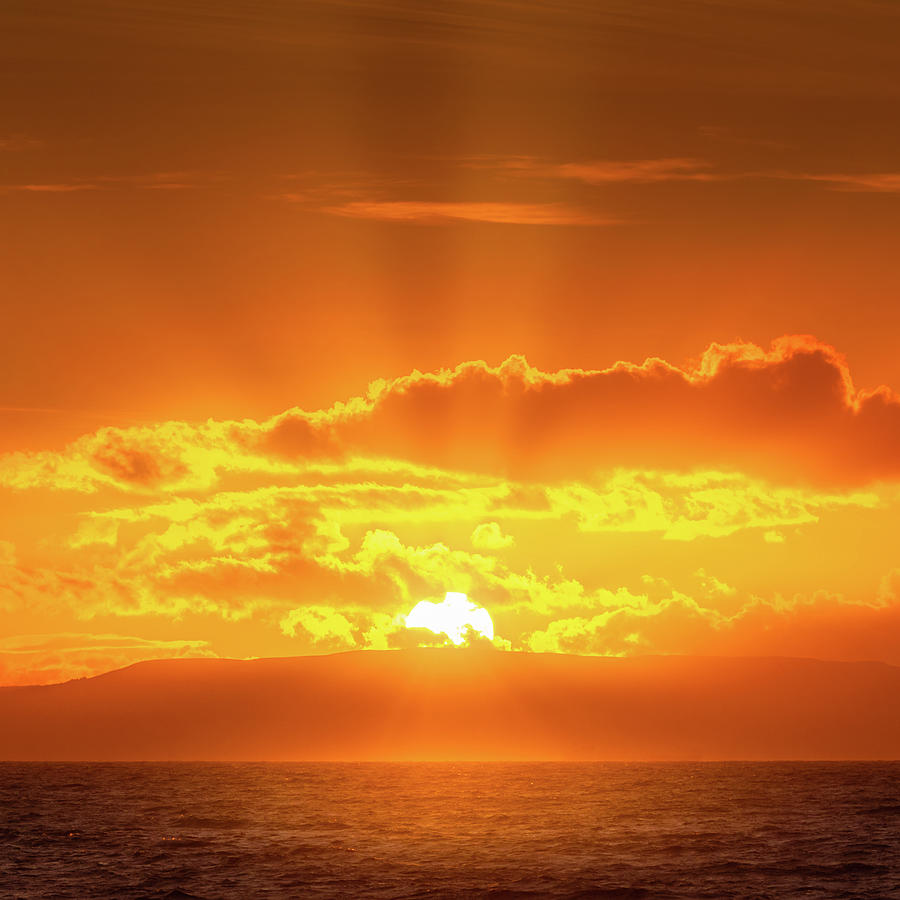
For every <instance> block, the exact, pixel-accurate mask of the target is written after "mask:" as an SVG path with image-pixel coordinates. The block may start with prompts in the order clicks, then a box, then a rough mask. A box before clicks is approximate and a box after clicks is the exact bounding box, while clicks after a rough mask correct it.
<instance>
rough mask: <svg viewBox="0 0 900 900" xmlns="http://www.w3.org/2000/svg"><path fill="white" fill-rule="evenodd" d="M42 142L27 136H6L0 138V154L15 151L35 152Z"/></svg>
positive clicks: (42, 144)
mask: <svg viewBox="0 0 900 900" xmlns="http://www.w3.org/2000/svg"><path fill="white" fill-rule="evenodd" d="M43 146H44V142H43V141H41V140H38V139H37V138H33V137H30V136H29V135H27V134H8V135H6V136H5V137H0V152H2V151H17V150H37V149H38V148H39V147H43Z"/></svg>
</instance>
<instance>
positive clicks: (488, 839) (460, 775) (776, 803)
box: [0, 763, 900, 900]
mask: <svg viewBox="0 0 900 900" xmlns="http://www.w3.org/2000/svg"><path fill="white" fill-rule="evenodd" d="M186 896H193V897H202V898H208V900H213V898H257V897H259V898H270V897H279V898H280V897H304V898H305V897H351V898H369V897H379V898H381V897H385V898H387V897H492V898H500V897H508V898H515V897H606V898H653V900H656V898H676V897H677V898H702V897H709V898H728V897H745V898H757V900H759V898H767V897H803V898H813V897H841V898H852V897H866V898H876V897H877V898H891V897H896V898H900V763H762V764H760V763H697V764H694V763H663V764H642V763H638V764H609V763H590V764H583V763H572V764H560V763H410V764H405V763H380V764H379V763H375V764H369V763H359V764H353V763H351V764H346V763H334V764H332V763H318V764H308V763H307V764H298V763H284V764H279V763H245V764H213V763H209V764H202V763H200V764H195V763H181V764H168V763H137V764H133V763H123V764H107V763H100V764H84V763H74V764H23V763H2V764H0V897H3V898H7V897H9V898H14V897H22V898H33V897H52V898H60V900H63V898H77V900H85V898H92V897H116V898H161V897H170V898H177V897H182V898H183V897H186Z"/></svg>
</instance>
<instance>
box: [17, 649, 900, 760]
mask: <svg viewBox="0 0 900 900" xmlns="http://www.w3.org/2000/svg"><path fill="white" fill-rule="evenodd" d="M897 758H900V668H898V667H895V666H890V665H887V664H884V663H875V662H872V663H866V662H825V661H820V660H810V659H789V658H719V657H679V656H660V657H632V658H604V657H580V656H565V655H555V654H536V653H535V654H526V653H507V652H501V651H497V650H488V649H477V650H476V649H449V648H448V649H443V648H441V649H433V648H432V649H418V650H393V651H360V652H351V653H342V654H335V655H331V656H303V657H290V658H274V659H257V660H222V659H179V660H156V661H150V662H142V663H137V664H135V665H132V666H129V667H128V668H125V669H118V670H116V671H114V672H108V673H106V674H104V675H99V676H96V677H94V678H88V679H81V680H77V681H70V682H66V683H65V684H59V685H48V686H40V687H7V688H0V759H3V760H382V759H383V760H417V759H460V760H463V759H511V760H512V759H555V760H565V759H571V760H688V759H721V760H726V759H748V760H750V759H755V760H759V759H897Z"/></svg>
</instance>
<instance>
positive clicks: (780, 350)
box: [0, 336, 900, 493]
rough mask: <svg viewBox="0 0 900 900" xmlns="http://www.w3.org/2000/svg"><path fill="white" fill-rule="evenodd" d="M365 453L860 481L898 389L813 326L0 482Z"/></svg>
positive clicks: (240, 430)
mask: <svg viewBox="0 0 900 900" xmlns="http://www.w3.org/2000/svg"><path fill="white" fill-rule="evenodd" d="M365 459H368V460H369V461H370V463H369V465H371V466H372V468H373V469H378V470H379V475H378V477H379V478H384V477H385V474H386V472H387V470H388V468H390V467H391V466H394V467H398V466H399V467H400V468H402V467H404V466H406V467H413V468H415V467H420V469H421V471H427V470H432V471H433V472H440V473H441V474H440V477H439V479H438V480H439V481H440V480H444V479H446V478H447V473H454V474H453V476H452V477H453V479H454V480H455V481H456V482H457V483H458V482H459V479H460V478H463V479H464V478H467V477H469V478H475V479H477V478H480V477H481V478H488V479H491V478H493V479H504V480H506V481H515V482H522V483H528V482H536V483H543V484H547V485H551V484H554V483H555V484H564V483H567V482H580V483H590V482H591V481H593V480H594V479H595V478H596V477H598V475H601V474H602V473H604V472H610V471H612V470H614V469H617V468H626V469H644V470H648V471H667V472H670V473H678V472H681V473H685V474H687V473H690V472H695V471H698V470H705V471H719V472H722V473H728V472H732V473H734V472H739V473H742V474H745V475H748V476H751V477H754V476H755V477H758V478H760V479H765V480H768V481H769V482H775V483H778V482H781V483H784V484H800V483H809V484H819V485H822V486H831V487H846V486H848V485H860V486H861V485H865V484H867V483H871V482H874V481H877V480H879V479H897V478H900V399H898V397H897V395H896V394H895V393H894V392H893V391H891V390H889V389H888V388H885V387H880V388H877V389H875V390H871V391H865V390H857V389H856V388H855V387H854V386H853V382H852V379H851V377H850V372H849V369H848V367H847V364H846V362H845V361H844V359H843V357H841V356H840V354H839V353H837V351H836V350H834V348H832V347H830V346H828V345H826V344H822V343H820V342H818V341H816V340H814V339H813V338H810V337H796V336H795V337H788V338H782V339H779V340H778V341H776V342H774V343H773V345H772V346H771V347H770V348H769V349H768V350H764V349H763V348H761V347H758V346H756V345H754V344H748V343H734V344H724V345H720V344H713V345H711V346H710V347H709V348H708V349H707V350H706V352H705V353H704V354H703V355H702V357H701V358H700V359H699V361H697V362H696V363H694V364H692V365H689V366H685V367H677V366H675V365H673V364H671V363H668V362H666V361H664V360H660V359H648V360H646V361H645V362H643V363H642V364H639V365H638V364H633V363H625V362H620V363H616V364H615V365H613V366H611V367H609V368H607V369H600V370H585V369H563V370H560V371H558V372H543V371H540V370H538V369H536V368H534V367H532V366H530V365H529V364H528V363H527V362H526V361H525V360H524V359H523V358H521V357H511V358H510V359H508V360H506V361H505V362H504V363H502V364H501V365H499V366H490V365H488V364H486V363H484V362H480V361H478V362H468V363H462V364H460V365H459V366H457V367H456V368H454V369H448V370H443V371H441V372H437V373H421V372H413V373H411V374H409V375H405V376H401V377H398V378H395V379H392V380H382V381H377V382H373V383H372V385H370V387H369V391H368V392H367V394H366V395H365V396H362V397H356V398H352V399H350V400H348V401H346V402H339V403H336V404H334V406H332V407H330V408H327V409H323V410H318V411H314V412H308V411H304V410H300V409H292V410H288V411H286V412H285V413H282V414H280V415H277V416H274V417H273V418H271V419H269V420H267V421H264V422H254V421H252V420H244V421H243V422H215V421H209V422H207V423H205V424H203V425H191V424H188V423H184V422H166V423H161V424H159V425H146V426H139V427H133V428H105V429H101V430H100V431H97V432H95V433H93V434H90V435H85V436H84V437H82V438H80V439H78V440H77V441H75V442H73V443H72V444H71V445H69V447H68V448H67V449H66V450H65V451H63V452H28V453H12V454H6V455H4V456H0V486H3V485H5V486H8V487H12V488H15V489H28V488H33V487H40V486H44V487H49V488H56V489H64V490H74V491H83V492H97V491H100V490H103V489H106V488H113V487H114V488H118V489H121V490H127V491H131V492H142V493H153V492H158V491H160V490H162V491H166V492H183V491H191V490H205V489H208V488H210V487H212V486H213V485H219V486H220V487H221V486H222V483H223V481H224V480H226V479H241V478H243V479H245V483H246V479H248V478H256V479H258V480H259V481H260V483H271V481H272V480H273V479H275V480H278V479H290V478H292V477H294V476H296V475H297V474H298V473H302V472H303V471H306V470H308V469H309V467H310V466H313V467H316V466H318V467H319V469H318V470H319V471H322V469H321V467H322V466H329V465H330V466H333V467H334V468H333V471H335V472H340V471H342V470H343V467H345V466H347V465H354V466H358V465H359V460H365ZM353 460H355V461H356V462H353V463H351V461H353ZM371 461H379V462H377V463H376V462H371ZM435 483H437V482H435ZM723 487H724V488H726V489H729V490H730V486H728V485H723Z"/></svg>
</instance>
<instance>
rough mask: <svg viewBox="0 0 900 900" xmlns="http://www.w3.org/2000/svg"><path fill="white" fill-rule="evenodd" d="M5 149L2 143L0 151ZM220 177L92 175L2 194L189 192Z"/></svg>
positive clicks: (5, 188) (9, 188)
mask: <svg viewBox="0 0 900 900" xmlns="http://www.w3.org/2000/svg"><path fill="white" fill-rule="evenodd" d="M3 149H8V148H4V147H3V141H2V140H0V150H3ZM222 177H223V176H222V175H221V174H219V173H214V174H207V173H198V172H148V173H143V174H137V175H92V176H90V177H85V178H76V179H73V180H72V181H66V182H48V183H34V184H2V185H0V193H32V194H70V193H74V192H79V191H106V190H111V189H114V188H131V189H133V190H148V191H154V190H163V191H171V190H187V189H190V188H194V187H198V186H200V185H201V184H205V183H210V182H213V181H217V180H220V179H221V178H222Z"/></svg>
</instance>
